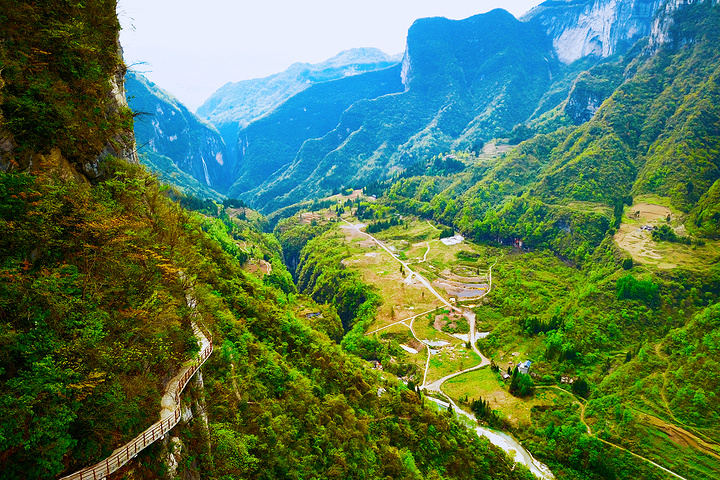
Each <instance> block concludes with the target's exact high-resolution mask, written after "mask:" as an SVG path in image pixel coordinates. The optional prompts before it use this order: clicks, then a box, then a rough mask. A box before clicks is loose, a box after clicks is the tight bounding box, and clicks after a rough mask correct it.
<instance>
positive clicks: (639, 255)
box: [614, 202, 720, 269]
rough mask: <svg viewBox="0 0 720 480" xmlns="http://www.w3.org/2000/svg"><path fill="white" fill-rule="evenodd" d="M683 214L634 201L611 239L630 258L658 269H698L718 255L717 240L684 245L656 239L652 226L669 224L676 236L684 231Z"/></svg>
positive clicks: (719, 251) (684, 232)
mask: <svg viewBox="0 0 720 480" xmlns="http://www.w3.org/2000/svg"><path fill="white" fill-rule="evenodd" d="M682 222H683V217H682V216H681V215H679V214H677V213H676V212H673V211H672V210H671V209H670V208H668V207H666V206H663V205H658V204H654V203H642V202H641V203H636V204H634V205H632V206H631V207H628V208H626V210H625V215H624V216H623V222H622V223H621V224H620V228H618V231H617V232H616V233H615V236H614V239H615V242H616V243H617V244H618V246H619V247H620V248H622V249H623V250H625V251H626V252H628V253H629V254H630V255H631V256H632V258H633V261H635V262H637V263H642V264H646V265H655V266H657V267H658V268H661V269H672V268H676V267H678V266H682V267H685V268H700V267H704V266H705V265H707V264H708V263H709V262H712V261H714V260H716V259H717V258H718V257H719V256H720V245H719V244H718V242H707V243H706V244H705V245H686V244H683V243H677V242H667V241H663V242H656V241H654V240H653V238H652V229H654V228H657V227H659V226H660V225H663V224H665V225H669V226H670V227H672V228H673V230H674V231H675V232H676V233H677V234H678V235H680V236H684V235H685V234H686V230H685V226H684V225H683V223H682Z"/></svg>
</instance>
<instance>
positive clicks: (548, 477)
mask: <svg viewBox="0 0 720 480" xmlns="http://www.w3.org/2000/svg"><path fill="white" fill-rule="evenodd" d="M425 398H427V399H428V400H431V401H433V402H435V403H436V404H438V406H440V407H441V408H444V409H447V408H448V404H447V403H446V402H443V401H441V400H438V399H436V398H432V397H425ZM453 410H454V411H455V412H456V414H461V415H463V416H464V417H466V418H467V419H468V420H470V422H469V423H468V426H470V427H471V428H474V429H475V432H477V434H478V436H484V437H486V438H487V439H488V440H490V443H492V444H493V445H496V446H498V447H500V448H502V449H503V450H505V451H506V452H507V453H508V454H509V455H512V456H514V458H513V460H514V461H515V462H518V463H522V464H523V465H525V466H526V467H528V468H529V469H530V471H531V472H532V473H533V474H534V475H535V476H536V477H537V478H540V479H542V480H554V478H555V476H554V475H553V474H552V472H551V471H550V469H549V468H548V467H547V465H545V464H543V463H541V462H539V461H538V460H537V459H535V457H533V456H532V454H531V453H530V452H528V451H527V450H525V447H523V446H522V445H521V444H520V442H518V441H517V440H515V439H514V438H513V437H511V436H510V435H508V434H507V433H504V432H499V431H497V430H492V429H490V428H486V427H481V426H479V425H478V424H477V421H476V420H475V417H474V416H473V415H472V414H470V413H467V412H466V411H464V410H462V409H461V408H458V406H457V405H455V404H453Z"/></svg>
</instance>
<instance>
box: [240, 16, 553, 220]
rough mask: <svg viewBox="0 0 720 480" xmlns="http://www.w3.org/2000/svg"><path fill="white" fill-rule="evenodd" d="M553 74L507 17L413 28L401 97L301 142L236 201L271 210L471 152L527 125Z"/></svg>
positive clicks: (546, 53) (547, 55)
mask: <svg viewBox="0 0 720 480" xmlns="http://www.w3.org/2000/svg"><path fill="white" fill-rule="evenodd" d="M557 67H558V66H557V64H556V62H555V60H554V59H553V58H552V55H551V43H550V41H549V39H548V38H547V37H546V36H545V34H544V33H543V32H542V31H541V30H540V29H539V28H536V27H535V26H533V25H529V24H526V23H522V22H520V21H518V20H516V19H515V18H514V17H513V16H512V15H510V14H508V13H507V12H505V11H502V10H495V11H493V12H490V13H487V14H484V15H478V16H475V17H471V18H469V19H466V20H461V21H452V20H447V19H443V18H432V19H421V20H418V21H416V22H415V23H414V24H413V26H412V27H411V28H410V30H409V32H408V39H407V51H406V53H405V57H404V60H403V67H402V72H401V78H402V81H403V84H404V85H405V87H406V91H405V92H402V93H399V94H394V95H385V96H381V97H378V98H375V99H369V100H367V101H363V102H358V103H356V104H354V105H352V106H351V107H350V108H348V109H347V110H346V111H345V112H344V114H343V115H342V117H341V119H340V122H339V124H338V125H337V127H336V128H335V129H334V130H333V131H331V132H329V133H328V134H326V135H325V136H323V137H322V138H317V139H313V138H312V137H308V139H307V141H306V142H305V143H304V144H303V146H302V147H301V148H300V149H299V150H298V152H297V154H296V157H295V159H294V160H293V162H292V164H290V165H288V167H287V168H283V169H281V170H279V171H278V172H276V173H275V175H273V177H272V178H270V179H268V180H267V181H265V182H264V183H261V184H259V185H258V186H257V187H256V188H255V189H253V190H251V191H250V192H248V193H246V194H244V195H243V196H242V198H244V199H245V200H246V201H248V202H251V203H252V204H253V205H256V206H258V207H262V208H263V209H264V210H265V211H272V210H273V209H276V208H279V207H282V206H285V205H288V204H291V203H295V202H297V201H299V200H302V199H304V198H307V197H309V196H318V195H320V196H321V195H323V194H327V193H329V192H331V191H332V190H335V189H338V188H339V187H341V186H343V185H363V184H365V183H367V182H369V181H371V180H373V179H375V178H377V177H378V176H381V177H382V176H387V175H390V174H392V173H393V172H396V171H398V170H400V169H403V168H405V167H407V166H409V165H411V164H412V163H413V162H415V161H417V160H418V159H421V158H423V157H425V156H428V155H434V154H436V153H439V152H442V151H447V150H449V149H451V148H459V149H465V148H467V149H470V148H472V147H473V146H474V145H475V144H476V143H477V142H479V141H482V140H484V139H490V138H492V137H494V136H496V135H498V134H502V133H504V132H508V131H510V130H511V129H512V128H513V126H514V125H516V124H517V123H520V122H521V121H523V120H524V119H526V118H527V117H529V116H530V115H531V114H532V113H533V112H534V111H535V109H536V108H537V104H538V102H539V101H540V99H541V98H542V96H543V94H544V93H545V92H546V91H547V90H548V88H549V87H550V85H551V84H552V78H553V76H554V75H556V74H557V72H556V70H557ZM258 183H259V182H258Z"/></svg>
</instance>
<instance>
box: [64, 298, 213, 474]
mask: <svg viewBox="0 0 720 480" xmlns="http://www.w3.org/2000/svg"><path fill="white" fill-rule="evenodd" d="M189 297H190V296H189ZM195 303H196V302H195V300H194V298H192V299H191V298H188V304H189V306H190V307H191V308H194V307H195ZM193 316H194V317H198V316H199V314H198V313H197V312H196V311H193ZM192 328H193V332H194V333H195V337H196V338H197V339H198V344H200V352H199V353H198V356H197V357H196V358H195V359H193V360H189V361H188V362H186V363H185V365H184V366H183V367H182V368H181V369H180V372H179V373H178V374H177V375H175V376H174V377H173V378H172V379H171V380H170V382H169V383H168V386H167V389H166V391H165V395H163V398H162V402H161V404H162V408H161V410H160V420H159V421H157V422H155V423H154V424H153V425H151V426H150V427H149V428H148V429H147V430H145V431H144V432H142V433H141V434H140V435H138V436H137V437H135V438H134V439H132V440H130V441H129V442H128V443H126V444H125V445H123V446H121V447H118V448H117V449H115V451H113V453H112V455H110V456H109V457H107V458H106V459H105V460H102V461H101V462H98V463H96V464H95V465H92V466H90V467H87V468H83V469H82V470H80V471H77V472H75V473H73V474H71V475H68V476H65V477H61V478H60V479H59V480H101V479H104V478H105V477H107V476H108V475H110V474H112V473H114V472H117V471H118V470H120V468H121V467H122V466H123V465H125V464H126V463H128V462H129V461H130V460H132V459H133V458H135V457H136V456H137V454H138V453H140V452H142V451H143V450H144V449H145V448H147V447H148V446H150V445H152V444H153V443H154V442H156V441H157V440H160V439H161V438H163V437H164V436H165V434H166V433H167V432H169V431H170V430H172V428H173V427H174V426H175V425H177V424H178V423H179V422H180V419H181V418H182V410H181V408H180V394H181V393H182V391H183V390H184V389H185V386H186V385H187V384H188V382H189V381H190V379H191V378H192V377H193V375H195V372H197V371H198V370H199V369H200V367H202V365H203V364H204V363H205V361H206V360H207V359H208V357H209V356H210V355H211V354H212V352H213V343H212V337H210V338H209V339H208V337H207V336H205V334H204V333H203V331H202V330H201V329H200V327H198V325H197V323H196V322H195V321H193V322H192ZM208 335H209V333H208Z"/></svg>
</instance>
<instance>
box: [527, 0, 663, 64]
mask: <svg viewBox="0 0 720 480" xmlns="http://www.w3.org/2000/svg"><path fill="white" fill-rule="evenodd" d="M662 4H663V0H550V1H547V2H543V3H542V4H540V5H538V6H537V7H535V8H534V9H532V10H531V11H530V12H528V13H527V14H526V15H525V16H524V17H523V18H522V20H524V21H527V22H532V23H538V24H540V25H542V27H543V28H544V30H545V31H546V32H547V34H548V35H549V36H550V38H551V39H552V42H553V47H554V50H555V53H556V55H557V57H558V59H559V60H560V61H561V62H563V63H565V64H570V63H572V62H574V61H576V60H579V59H581V58H584V57H587V56H596V57H599V58H606V57H609V56H611V55H614V54H616V53H623V52H624V51H625V50H627V48H629V47H630V46H631V45H632V44H633V43H635V42H636V41H637V40H639V39H641V38H643V37H646V36H648V35H649V34H650V32H651V29H652V25H653V17H654V16H655V13H656V12H657V11H658V9H659V8H660V6H661V5H662Z"/></svg>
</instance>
